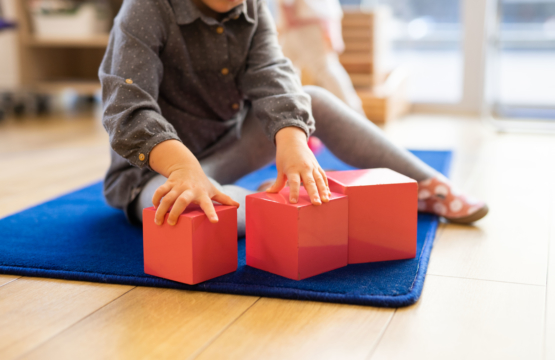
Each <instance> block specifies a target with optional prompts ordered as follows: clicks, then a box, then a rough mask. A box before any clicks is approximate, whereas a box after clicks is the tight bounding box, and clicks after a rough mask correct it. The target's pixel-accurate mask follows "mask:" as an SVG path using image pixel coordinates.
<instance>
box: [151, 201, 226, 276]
mask: <svg viewBox="0 0 555 360" xmlns="http://www.w3.org/2000/svg"><path fill="white" fill-rule="evenodd" d="M214 208H215V209H216V213H217V214H218V218H219V221H218V222H217V223H216V224H212V223H211V222H210V221H209V220H208V217H207V216H206V215H205V214H204V211H202V209H201V208H200V207H199V206H197V205H189V206H188V207H187V209H186V210H185V211H184V212H183V214H181V215H180V216H179V219H178V220H177V224H176V225H175V226H170V225H168V223H167V222H166V220H167V218H168V216H169V214H166V217H165V218H164V223H163V224H162V225H156V224H155V223H154V214H155V213H156V209H155V208H154V207H149V208H146V209H144V210H143V246H144V260H145V273H147V274H150V275H154V276H158V277H162V278H166V279H169V280H174V281H179V282H182V283H186V284H189V285H194V284H198V283H200V282H203V281H206V280H210V279H212V278H215V277H217V276H221V275H224V274H227V273H230V272H233V271H236V270H237V208H236V207H234V206H224V205H216V204H214Z"/></svg>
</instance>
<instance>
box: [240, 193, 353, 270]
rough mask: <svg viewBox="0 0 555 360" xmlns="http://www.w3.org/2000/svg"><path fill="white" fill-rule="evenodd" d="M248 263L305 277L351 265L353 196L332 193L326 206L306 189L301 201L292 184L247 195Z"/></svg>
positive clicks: (256, 266)
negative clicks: (349, 237) (291, 200)
mask: <svg viewBox="0 0 555 360" xmlns="http://www.w3.org/2000/svg"><path fill="white" fill-rule="evenodd" d="M246 211H247V240H246V253H247V265H249V266H252V267H255V268H257V269H261V270H265V271H268V272H271V273H274V274H277V275H281V276H284V277H286V278H289V279H293V280H302V279H305V278H308V277H311V276H314V275H318V274H321V273H324V272H326V271H330V270H333V269H337V268H340V267H343V266H346V265H347V251H348V247H347V232H348V213H347V211H348V201H347V197H346V196H343V195H340V194H332V197H331V200H330V202H328V203H324V204H322V205H320V206H314V205H312V204H311V202H310V199H309V197H308V194H307V193H306V191H305V189H304V188H301V192H300V196H299V200H298V203H297V204H291V203H289V188H285V189H284V190H282V191H281V192H280V193H278V194H269V193H265V192H263V193H258V194H253V195H249V196H247V203H246Z"/></svg>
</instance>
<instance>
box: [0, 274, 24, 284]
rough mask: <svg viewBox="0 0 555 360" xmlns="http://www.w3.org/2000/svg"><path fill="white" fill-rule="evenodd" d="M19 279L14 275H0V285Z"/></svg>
mask: <svg viewBox="0 0 555 360" xmlns="http://www.w3.org/2000/svg"><path fill="white" fill-rule="evenodd" d="M17 279H19V276H16V275H0V286H3V285H6V284H9V283H11V282H12V281H15V280H17Z"/></svg>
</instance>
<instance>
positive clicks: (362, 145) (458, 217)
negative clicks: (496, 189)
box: [305, 86, 488, 223]
mask: <svg viewBox="0 0 555 360" xmlns="http://www.w3.org/2000/svg"><path fill="white" fill-rule="evenodd" d="M305 91H306V92H307V93H308V94H309V95H310V96H311V98H312V112H313V114H314V119H315V120H316V132H315V135H316V136H317V137H319V138H320V139H321V140H322V141H323V142H324V144H325V145H326V146H327V147H328V148H329V149H330V151H331V152H332V153H333V154H334V155H335V156H337V157H338V158H339V159H341V160H343V161H344V162H346V163H347V164H350V165H352V166H355V167H358V168H364V169H368V168H381V167H383V168H389V169H392V170H395V171H397V172H399V173H401V174H404V175H407V176H408V177H410V178H413V179H415V180H416V181H418V187H419V193H418V198H419V203H418V207H419V210H421V211H425V212H431V213H435V214H438V215H442V216H444V217H446V218H447V219H449V220H451V221H454V222H459V223H471V222H474V221H476V220H479V219H480V218H482V217H484V216H485V215H486V214H487V212H488V207H487V206H486V204H485V203H483V202H480V201H476V200H474V199H471V198H469V197H466V196H464V195H462V194H459V193H457V191H455V190H454V189H453V187H452V186H451V184H450V183H449V181H448V180H447V179H446V178H445V177H444V176H443V175H441V174H440V173H438V172H437V171H435V170H434V169H432V168H431V167H430V166H428V165H426V164H425V163H424V162H422V161H421V160H420V159H418V158H417V157H416V156H414V155H413V154H411V153H410V152H408V151H407V150H405V149H402V148H400V147H398V146H396V145H395V144H393V143H392V142H391V141H389V140H388V139H387V138H386V137H385V135H384V134H383V132H382V131H381V130H380V129H379V128H378V127H377V126H375V125H374V124H372V123H371V122H370V121H368V120H367V119H366V118H364V117H362V116H360V115H359V114H357V113H356V112H355V111H353V110H352V109H350V108H349V107H347V106H345V105H344V104H343V103H342V102H341V101H340V100H339V99H337V98H336V97H335V96H333V95H332V94H330V93H329V92H327V91H326V90H324V89H321V88H318V87H314V86H307V87H305Z"/></svg>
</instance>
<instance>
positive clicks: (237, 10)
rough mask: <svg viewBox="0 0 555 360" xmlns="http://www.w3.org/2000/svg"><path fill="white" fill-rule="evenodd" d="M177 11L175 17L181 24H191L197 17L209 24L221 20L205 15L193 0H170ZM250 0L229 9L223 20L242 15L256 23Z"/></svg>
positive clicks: (214, 23)
mask: <svg viewBox="0 0 555 360" xmlns="http://www.w3.org/2000/svg"><path fill="white" fill-rule="evenodd" d="M170 1H171V3H172V6H173V10H174V12H175V17H176V20H177V23H178V24H179V25H186V24H190V23H192V22H193V21H195V20H196V19H198V18H200V19H201V20H202V21H204V22H205V23H206V24H208V25H217V24H219V22H218V21H217V20H216V19H213V18H211V17H208V16H206V15H204V14H203V13H202V12H201V11H200V10H199V9H198V8H197V6H196V5H195V4H194V3H193V2H192V0H170ZM247 2H248V0H245V1H244V2H243V3H242V4H241V5H238V6H236V7H234V8H233V9H231V11H229V13H228V15H227V16H226V17H225V18H224V19H223V20H222V22H226V21H228V20H230V19H234V20H235V19H238V18H239V17H240V16H241V15H243V16H244V17H245V20H247V21H248V22H250V23H254V19H253V18H252V17H250V16H249V11H248V4H247Z"/></svg>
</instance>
